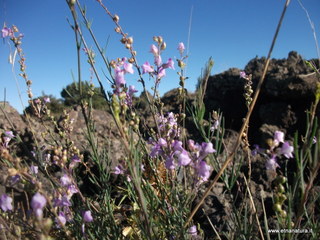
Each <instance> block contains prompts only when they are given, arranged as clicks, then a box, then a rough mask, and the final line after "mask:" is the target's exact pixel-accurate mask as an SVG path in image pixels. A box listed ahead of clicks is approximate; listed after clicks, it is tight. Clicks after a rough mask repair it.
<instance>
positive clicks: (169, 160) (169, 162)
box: [165, 156, 176, 170]
mask: <svg viewBox="0 0 320 240" xmlns="http://www.w3.org/2000/svg"><path fill="white" fill-rule="evenodd" d="M165 166H166V169H170V170H173V169H175V167H176V165H175V163H174V160H173V158H172V157H171V156H169V157H167V159H166V162H165Z"/></svg>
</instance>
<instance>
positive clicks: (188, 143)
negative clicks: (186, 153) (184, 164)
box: [187, 139, 197, 152]
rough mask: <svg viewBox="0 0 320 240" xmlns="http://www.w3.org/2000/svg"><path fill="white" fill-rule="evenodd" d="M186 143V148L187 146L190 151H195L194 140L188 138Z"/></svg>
mask: <svg viewBox="0 0 320 240" xmlns="http://www.w3.org/2000/svg"><path fill="white" fill-rule="evenodd" d="M187 145H188V148H189V150H190V151H192V152H194V151H197V149H196V145H195V144H194V140H192V139H189V140H188V141H187Z"/></svg>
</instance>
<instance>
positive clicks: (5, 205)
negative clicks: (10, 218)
mask: <svg viewBox="0 0 320 240" xmlns="http://www.w3.org/2000/svg"><path fill="white" fill-rule="evenodd" d="M0 207H1V209H2V210H3V211H4V212H6V211H8V210H10V211H11V210H12V198H11V197H9V196H8V195H7V194H5V193H4V194H2V195H1V198H0Z"/></svg>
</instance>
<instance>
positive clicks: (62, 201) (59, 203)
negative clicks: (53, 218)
mask: <svg viewBox="0 0 320 240" xmlns="http://www.w3.org/2000/svg"><path fill="white" fill-rule="evenodd" d="M53 205H54V206H55V207H70V206H71V205H72V204H71V202H70V200H69V197H68V196H67V195H63V196H62V197H61V198H60V197H59V198H55V199H54V200H53Z"/></svg>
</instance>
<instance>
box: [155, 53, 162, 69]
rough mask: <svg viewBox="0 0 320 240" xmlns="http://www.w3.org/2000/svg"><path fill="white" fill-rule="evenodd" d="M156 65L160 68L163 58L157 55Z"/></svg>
mask: <svg viewBox="0 0 320 240" xmlns="http://www.w3.org/2000/svg"><path fill="white" fill-rule="evenodd" d="M154 64H155V65H156V66H157V67H160V66H161V64H162V58H161V56H160V55H157V56H155V57H154Z"/></svg>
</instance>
